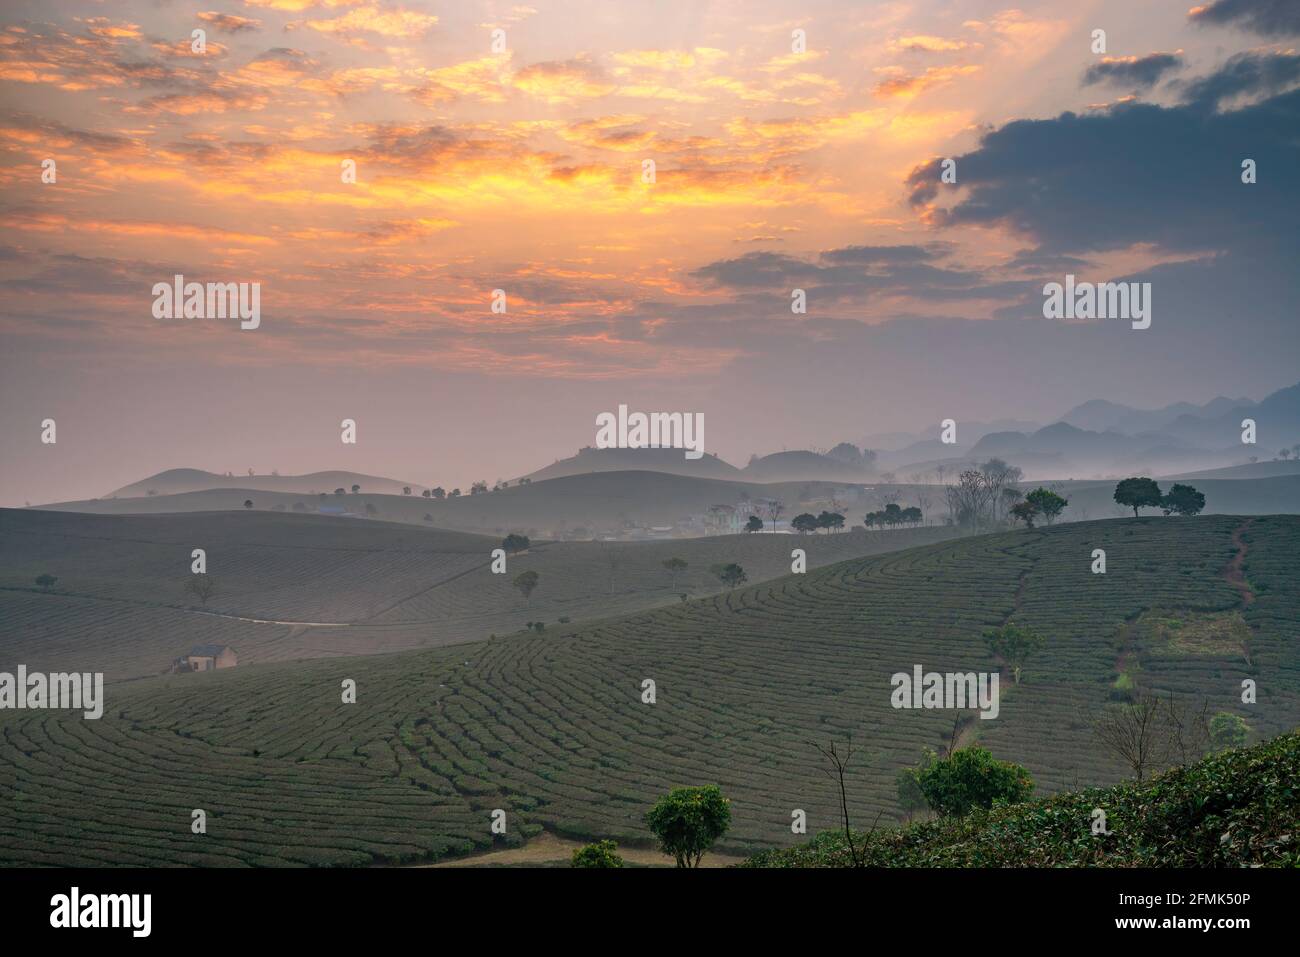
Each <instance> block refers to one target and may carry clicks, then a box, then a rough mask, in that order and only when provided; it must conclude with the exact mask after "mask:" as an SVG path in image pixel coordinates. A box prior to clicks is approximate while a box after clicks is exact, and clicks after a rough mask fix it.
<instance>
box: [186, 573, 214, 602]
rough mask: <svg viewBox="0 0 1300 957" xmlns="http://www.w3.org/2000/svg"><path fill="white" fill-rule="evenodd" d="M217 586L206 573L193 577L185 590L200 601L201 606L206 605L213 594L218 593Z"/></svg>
mask: <svg viewBox="0 0 1300 957" xmlns="http://www.w3.org/2000/svg"><path fill="white" fill-rule="evenodd" d="M216 588H217V586H216V584H215V583H214V582H213V581H212V579H211V578H209V577H208V575H207V573H206V572H203V573H202V574H198V575H191V576H190V578H189V581H187V582H186V583H185V590H186V591H187V592H189V593H190V594H191V595H193V596H194V597H195V598H197V599H198V600H199V604H200V605H206V604H207V603H208V599H209V598H211V597H212V593H213V592H214V591H216Z"/></svg>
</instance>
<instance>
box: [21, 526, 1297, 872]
mask: <svg viewBox="0 0 1300 957" xmlns="http://www.w3.org/2000/svg"><path fill="white" fill-rule="evenodd" d="M406 534H408V535H410V537H411V539H412V540H418V537H417V536H415V535H414V534H413V533H410V532H407V533H406ZM838 537H839V538H845V539H847V538H848V537H849V536H848V535H842V536H838ZM834 538H835V537H834V536H830V537H827V540H828V541H829V540H833V539H834ZM448 541H450V540H448ZM673 544H676V543H673ZM782 544H783V545H788V544H789V540H786V541H785V542H783V543H782ZM808 544H811V542H809V543H808ZM114 547H118V546H114ZM469 548H470V550H471V551H472V543H470V545H469ZM1097 548H1101V549H1104V550H1105V551H1106V554H1107V571H1106V573H1105V574H1093V573H1092V572H1091V570H1090V566H1091V563H1092V552H1093V550H1094V549H1097ZM28 551H29V550H28ZM449 551H453V550H452V549H449ZM811 554H812V552H811V551H810V555H811ZM187 555H188V552H185V551H182V558H184V557H187ZM44 557H50V556H44ZM537 557H538V559H540V558H542V557H543V553H541V552H540V550H539V555H538V556H537ZM181 560H182V559H177V561H178V562H179V561H181ZM210 560H211V559H210ZM692 564H694V560H693V559H692ZM775 564H777V563H776V562H775V560H774V566H775ZM400 566H401V563H400V562H399V563H397V567H398V569H399V571H397V572H393V571H391V570H390V571H387V572H386V571H384V568H388V569H391V568H392V567H394V566H380V567H379V568H377V569H376V570H375V571H374V572H373V574H375V575H377V576H378V577H379V578H381V579H382V578H384V576H385V575H386V574H397V575H400V574H401V573H402V572H401V571H400ZM597 567H599V566H597ZM31 570H32V569H31V568H27V569H26V570H25V571H31ZM661 571H662V570H661ZM1298 573H1300V519H1297V518H1293V517H1288V516H1265V517H1258V518H1254V519H1242V518H1237V517H1228V516H1202V517H1198V518H1193V519H1178V518H1172V519H1164V518H1142V519H1136V520H1134V519H1116V520H1107V521H1097V522H1085V523H1074V524H1069V525H1058V526H1055V527H1050V528H1039V529H1036V530H1032V531H1023V530H1022V531H1016V532H1009V533H1001V534H996V535H990V536H982V537H974V538H963V539H958V540H954V541H946V542H937V543H931V544H925V545H920V546H918V547H914V548H908V549H905V550H902V551H894V552H889V553H887V554H880V555H869V556H865V557H857V558H852V559H849V560H846V561H840V562H838V563H835V564H830V565H827V566H825V567H822V568H818V569H814V570H810V571H809V572H808V573H807V574H806V575H784V576H782V577H777V578H773V579H772V580H769V581H764V582H760V583H757V584H750V585H746V586H743V587H741V588H739V589H737V590H735V591H731V592H721V593H717V594H711V595H707V596H704V597H701V598H697V599H694V600H691V601H688V602H685V603H681V602H677V603H673V604H667V605H664V606H663V607H660V608H656V609H652V610H646V611H636V612H633V613H630V614H628V613H621V614H615V613H617V612H619V611H620V609H618V608H617V607H613V603H611V607H610V608H609V613H610V614H609V616H608V617H600V618H597V617H594V616H593V615H592V614H590V613H589V614H588V615H587V616H586V617H585V618H584V619H583V620H578V619H577V618H576V617H575V620H574V622H573V623H572V624H570V625H558V624H556V625H550V624H549V623H548V628H547V630H546V631H545V632H544V633H542V634H535V633H529V634H522V633H515V634H511V635H509V636H508V637H498V638H495V639H493V640H489V641H473V642H466V643H463V644H455V645H448V646H444V647H437V648H428V649H421V650H414V651H408V652H402V653H398V654H387V655H374V656H363V657H351V658H337V657H336V658H325V659H320V660H308V661H281V662H275V661H267V662H266V663H258V662H257V661H254V662H253V663H251V664H249V665H247V666H245V665H244V664H242V663H241V665H240V666H239V667H237V668H233V669H229V670H224V671H218V672H213V673H207V674H195V675H174V676H158V677H149V678H142V679H141V680H137V681H131V682H123V683H118V684H114V685H110V686H109V687H108V691H109V694H108V702H107V706H106V709H105V714H104V717H103V718H102V719H101V720H98V721H88V720H84V719H82V718H81V716H80V715H79V714H76V715H73V714H69V713H67V712H55V711H43V712H20V711H7V712H4V714H3V717H0V734H2V735H3V739H2V741H0V791H3V793H5V794H7V795H10V796H12V800H7V801H5V802H4V803H3V804H0V863H3V864H9V865H13V864H20V865H21V864H52V863H61V864H176V863H180V864H196V865H197V864H223V865H237V864H248V865H295V864H297V865H364V864H371V863H414V862H429V861H432V860H435V859H437V858H439V857H442V856H446V855H452V854H461V853H467V852H471V851H474V850H482V849H487V848H489V847H491V846H493V845H494V844H496V845H502V844H512V843H518V842H519V841H521V840H523V839H526V838H527V837H529V836H531V835H534V834H537V833H538V832H539V831H540V830H542V829H547V830H549V831H552V832H554V833H556V834H558V835H560V836H564V837H578V838H585V837H589V836H590V837H596V836H599V837H613V838H615V839H617V840H619V841H620V842H622V843H627V844H643V845H644V844H648V842H649V840H650V835H649V834H648V832H647V831H646V828H645V826H644V824H643V823H642V816H643V814H644V813H645V811H646V810H647V809H648V807H649V806H650V805H651V804H652V803H653V802H654V800H655V799H656V798H657V797H658V796H660V795H661V794H663V793H664V792H665V791H667V790H668V789H669V788H670V787H672V786H675V785H682V784H700V783H717V784H719V785H720V786H721V787H722V789H723V791H724V792H725V793H726V794H727V795H728V796H729V797H730V798H731V800H732V814H733V821H732V827H731V829H730V831H729V832H728V834H727V836H726V838H725V839H724V840H723V841H722V842H720V844H719V845H718V849H719V850H723V851H732V852H747V851H757V850H762V849H766V848H774V847H781V846H786V845H789V844H792V843H794V842H795V841H796V840H798V838H796V837H795V836H794V835H792V834H791V829H790V821H791V812H792V811H793V810H795V809H803V810H805V811H807V814H808V823H809V831H810V833H811V832H814V831H817V830H821V829H824V828H829V827H834V826H835V825H836V823H837V820H838V819H837V811H836V804H835V801H836V795H835V794H834V793H833V791H832V785H831V782H830V780H829V779H828V778H827V777H826V776H825V775H824V774H823V773H822V771H823V769H824V767H825V763H824V761H823V760H822V758H821V757H820V756H819V755H818V753H817V751H816V749H815V748H814V746H813V745H814V743H818V744H823V745H825V744H827V743H829V742H830V741H832V740H843V737H844V735H846V734H850V733H851V734H852V735H853V740H854V742H855V745H856V747H857V748H858V749H859V751H860V753H861V756H862V757H861V761H860V762H858V763H856V764H855V766H854V770H853V772H852V774H851V776H850V782H849V793H850V801H851V810H852V812H853V814H854V816H855V820H858V821H862V822H863V824H869V823H870V821H871V820H872V819H874V818H876V816H877V815H878V814H879V815H881V818H882V820H883V821H885V822H892V821H893V820H895V819H896V818H897V816H898V807H897V802H896V800H895V794H894V775H895V772H896V771H897V770H898V769H899V768H900V767H902V766H904V765H907V764H911V763H914V762H915V761H916V759H917V758H918V757H919V755H920V752H921V749H922V748H924V747H926V746H931V747H933V746H938V745H940V744H942V743H944V742H946V741H947V740H948V737H949V733H950V730H951V726H952V713H951V712H947V711H924V710H917V711H909V710H895V709H893V708H892V707H891V704H890V697H891V695H890V690H891V686H890V676H891V674H893V673H894V672H897V671H910V670H911V668H912V667H913V665H916V664H920V665H922V666H924V667H925V668H926V669H927V670H937V671H951V670H961V671H969V670H975V671H986V670H996V667H997V666H996V664H995V662H994V661H993V660H992V659H991V658H990V656H989V654H988V652H987V651H986V649H985V647H984V645H983V643H982V641H981V640H980V634H981V631H982V630H983V629H985V628H987V627H990V626H995V625H999V624H1001V623H1004V622H1006V621H1008V620H1014V621H1016V622H1018V623H1021V624H1024V625H1028V626H1030V627H1032V628H1034V629H1035V630H1037V631H1039V632H1040V633H1042V634H1043V635H1045V636H1046V638H1047V642H1046V646H1045V647H1044V648H1043V649H1042V650H1041V651H1040V652H1039V653H1038V654H1037V655H1035V656H1034V657H1032V658H1031V659H1030V660H1029V661H1028V662H1027V664H1026V666H1025V669H1024V674H1023V678H1022V682H1021V683H1020V684H1019V685H1013V684H1012V682H1011V679H1010V678H1009V677H1008V676H1005V675H1004V678H1003V687H1002V696H1001V710H1000V714H999V716H998V717H997V718H996V719H994V720H987V721H986V720H978V719H976V720H973V721H971V722H970V724H969V725H968V727H967V729H966V732H965V734H966V739H967V740H978V741H980V742H982V743H984V744H985V745H986V746H988V747H989V748H990V749H991V750H992V751H993V752H994V754H995V755H997V756H998V757H1001V758H1005V759H1008V760H1014V761H1017V762H1019V763H1022V764H1024V765H1025V766H1026V767H1027V768H1028V769H1029V770H1030V772H1031V773H1032V775H1033V777H1034V780H1035V781H1036V783H1037V784H1038V787H1039V792H1040V793H1052V792H1057V791H1061V790H1065V789H1069V788H1073V787H1076V786H1079V785H1087V786H1096V785H1102V784H1107V783H1113V782H1115V781H1118V780H1119V779H1120V778H1121V777H1122V776H1123V769H1122V768H1121V766H1120V765H1119V763H1118V762H1117V761H1116V759H1115V758H1113V757H1112V756H1111V755H1110V754H1108V753H1107V752H1106V751H1104V750H1103V749H1102V748H1101V747H1100V746H1099V745H1098V743H1097V742H1096V740H1095V739H1094V737H1093V734H1092V731H1091V729H1090V720H1091V718H1092V717H1093V716H1094V715H1095V714H1096V713H1097V712H1098V711H1099V709H1101V708H1102V706H1103V705H1104V704H1105V703H1106V702H1107V701H1110V700H1113V699H1114V698H1115V697H1116V696H1117V695H1118V694H1122V693H1123V689H1124V688H1125V687H1128V686H1137V687H1142V688H1147V689H1152V690H1159V691H1165V690H1174V691H1177V692H1180V693H1184V694H1187V695H1194V696H1197V697H1198V699H1199V698H1200V697H1204V698H1206V699H1208V701H1209V703H1210V707H1211V708H1212V710H1214V711H1220V710H1222V711H1231V712H1235V713H1238V714H1240V715H1241V716H1242V717H1244V718H1245V719H1246V721H1247V723H1248V725H1249V727H1250V729H1251V740H1252V741H1255V740H1261V739H1265V738H1269V737H1272V736H1274V735H1276V734H1278V733H1281V732H1283V731H1286V730H1290V729H1293V728H1294V727H1296V725H1297V724H1300V650H1298V648H1297V644H1296V631H1295V629H1296V623H1297V621H1300V574H1298ZM268 574H269V572H268ZM541 574H542V576H543V580H545V576H546V571H545V570H543V571H542V572H541ZM60 577H62V576H60ZM69 577H70V578H71V577H73V576H69ZM173 577H176V576H173ZM557 577H558V576H557ZM751 577H752V576H751ZM6 584H9V583H8V581H6ZM60 584H62V583H60ZM87 587H89V586H87ZM404 587H405V586H404ZM542 587H544V586H539V589H538V592H537V596H536V597H535V598H534V599H533V601H534V605H536V603H537V601H538V598H539V597H540V595H541V588H542ZM341 591H342V592H343V593H342V594H340V595H338V596H335V597H332V598H331V599H330V600H331V601H343V600H345V596H346V589H341ZM435 591H436V589H435ZM6 596H7V597H6V600H7V601H8V600H14V601H18V600H19V599H18V598H15V597H14V596H13V595H11V594H10V593H6ZM20 598H21V602H22V604H18V605H12V606H10V610H9V611H7V612H6V621H7V622H9V624H7V625H6V628H7V629H11V630H14V631H20V632H25V631H27V630H28V629H29V628H30V627H31V624H30V623H31V622H36V621H39V620H41V616H40V613H39V612H38V611H34V610H33V606H31V605H30V604H26V603H28V602H38V601H41V602H43V601H47V600H48V601H51V602H52V601H53V600H54V598H53V597H52V596H37V595H34V594H30V595H29V594H23V595H21V596H20ZM353 600H357V599H353ZM365 600H366V601H373V600H374V599H371V598H366V599H365ZM80 601H82V602H83V603H84V604H85V605H86V606H93V607H92V610H89V611H82V612H81V613H80V614H81V615H82V616H83V618H82V620H83V622H84V630H85V633H86V634H91V631H90V629H92V628H94V627H95V626H96V622H99V621H100V620H101V619H102V618H103V617H104V616H105V615H106V614H108V612H106V609H109V608H112V609H114V611H116V610H117V609H118V603H114V602H107V601H96V600H95V599H92V598H83V599H80ZM135 607H143V606H135V605H131V606H130V608H128V609H127V610H126V611H122V612H121V613H122V614H128V613H129V612H130V609H131V608H135ZM249 607H250V608H251V606H249ZM285 607H288V606H285ZM358 607H360V606H358ZM368 607H375V606H374V605H372V606H368ZM404 607H405V605H403V604H398V605H396V606H394V607H393V608H392V609H391V610H390V612H391V613H394V614H396V613H397V612H398V610H399V609H402V608H404ZM412 607H413V608H416V609H419V610H418V611H414V612H413V614H414V615H415V616H416V618H417V619H420V618H421V616H423V615H426V614H427V615H429V616H430V617H433V616H435V615H438V614H443V613H445V612H444V611H442V608H441V607H440V606H437V605H433V606H429V607H427V608H425V607H422V606H412ZM597 607H598V606H597ZM15 609H16V610H17V611H19V612H21V613H22V614H24V615H26V616H28V617H27V619H26V620H27V621H28V623H29V624H27V625H20V626H18V627H17V628H15V625H14V624H13V622H14V621H15V617H14V610H15ZM521 613H523V609H522V607H521V608H520V610H519V612H516V613H515V617H516V618H518V617H520V614H521ZM533 613H534V615H536V614H539V612H538V611H537V609H536V608H535V609H534V610H533ZM168 614H176V615H180V614H182V612H179V611H174V612H168ZM385 614H388V613H382V612H381V613H380V616H379V617H381V618H382V617H383V616H384V615H385ZM551 614H553V612H551V613H550V614H546V615H545V616H544V617H547V618H548V622H549V619H550V615H551ZM525 617H527V615H526V613H525ZM213 621H215V622H218V623H219V624H218V627H220V628H222V629H231V628H236V627H238V625H237V624H235V623H231V622H228V621H225V620H222V619H213ZM520 623H521V624H522V622H520ZM122 626H123V623H121V622H119V623H117V624H115V625H114V626H113V627H114V629H118V630H120V629H121V627H122ZM148 627H155V625H154V624H152V623H149V624H148ZM249 627H260V626H251V625H250V626H249ZM382 627H384V625H381V624H373V625H371V624H368V625H366V626H365V627H364V628H358V633H359V634H363V635H375V634H379V633H380V631H381V630H382ZM115 640H121V639H115ZM185 640H186V641H188V640H190V636H188V635H187V636H186V638H185ZM213 640H217V639H215V638H214V639H213ZM220 640H224V641H228V642H229V643H231V644H235V643H236V642H237V641H239V640H240V639H239V638H237V637H236V636H235V634H234V632H226V633H224V637H222V638H221V639H220ZM3 647H4V656H3V657H4V661H5V664H6V665H7V663H8V662H10V661H12V660H14V658H13V655H14V645H13V644H12V643H11V644H8V645H5V646H3ZM21 650H22V652H23V653H24V654H27V653H28V652H31V651H34V650H36V649H34V648H32V647H25V648H22V649H21ZM268 657H269V656H268ZM19 660H22V659H19ZM82 667H83V668H85V667H89V665H84V666H82ZM1245 678H1252V679H1254V680H1255V681H1256V682H1257V684H1258V689H1259V696H1258V702H1257V703H1255V704H1251V705H1245V704H1242V702H1241V698H1240V688H1241V682H1242V680H1243V679H1245ZM348 679H351V680H354V681H355V682H356V689H357V700H356V703H355V704H344V703H342V701H341V694H340V688H341V685H342V683H343V682H345V681H346V680H348ZM647 679H649V680H652V681H653V682H654V683H655V685H654V687H655V701H654V703H652V704H651V703H646V702H644V701H643V698H642V688H643V682H644V681H646V680H647ZM196 809H201V810H203V811H204V812H205V813H206V816H207V833H206V834H194V833H192V832H191V816H192V813H193V811H194V810H196ZM496 809H501V810H504V811H505V812H506V815H507V820H508V830H507V834H506V835H505V836H504V837H495V838H494V837H493V836H492V835H491V833H490V831H489V823H490V815H491V814H492V812H493V811H494V810H496Z"/></svg>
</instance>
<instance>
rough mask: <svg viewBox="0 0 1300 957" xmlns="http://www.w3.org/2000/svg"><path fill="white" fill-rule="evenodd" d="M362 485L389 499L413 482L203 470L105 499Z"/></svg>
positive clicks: (164, 477)
mask: <svg viewBox="0 0 1300 957" xmlns="http://www.w3.org/2000/svg"><path fill="white" fill-rule="evenodd" d="M353 485H360V486H361V487H362V489H364V490H365V491H367V492H378V493H381V494H386V495H400V494H402V488H403V486H407V487H414V488H416V491H417V492H418V491H419V487H415V486H411V483H410V482H398V481H395V480H393V479H387V478H380V477H379V476H377V475H363V474H362V473H360V472H344V471H338V470H334V471H328V472H308V473H307V474H306V475H218V474H217V473H215V472H204V471H203V470H202V469H168V470H167V471H165V472H159V473H158V474H157V475H151V476H149V477H148V478H145V479H141V480H140V481H138V482H132V483H131V484H130V485H124V486H122V487H121V488H120V489H117V490H116V491H114V492H110V493H108V495H106V496H104V497H105V498H110V499H111V498H136V497H140V496H145V495H178V494H181V493H184V492H204V491H209V490H212V489H223V488H241V489H250V490H253V491H259V492H285V493H291V494H298V495H312V494H316V493H319V492H333V491H334V490H335V489H336V488H344V489H349V490H350V489H351V488H352V486H353Z"/></svg>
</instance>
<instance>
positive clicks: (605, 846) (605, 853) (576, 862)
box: [570, 841, 623, 867]
mask: <svg viewBox="0 0 1300 957" xmlns="http://www.w3.org/2000/svg"><path fill="white" fill-rule="evenodd" d="M617 850H618V845H617V844H615V843H614V842H613V841H596V843H594V844H587V845H586V846H584V847H580V848H578V849H577V850H575V851H574V852H573V859H572V861H571V862H570V866H571V867H622V866H623V858H621V857H619V856H618V854H617V853H615V852H616V851H617Z"/></svg>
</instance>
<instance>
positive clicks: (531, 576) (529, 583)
mask: <svg viewBox="0 0 1300 957" xmlns="http://www.w3.org/2000/svg"><path fill="white" fill-rule="evenodd" d="M539 578H541V576H540V575H538V574H537V572H535V571H533V570H532V569H531V568H530V569H529V570H528V571H526V572H520V573H519V574H518V575H516V576H515V580H514V586H515V587H516V588H518V589H519V592H520V594H522V595H523V596H524V605H525V606H527V605H529V604H531V602H530V600H529V599H530V596H531V595H532V593H533V589H534V588H536V587H537V581H538V579H539Z"/></svg>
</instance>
